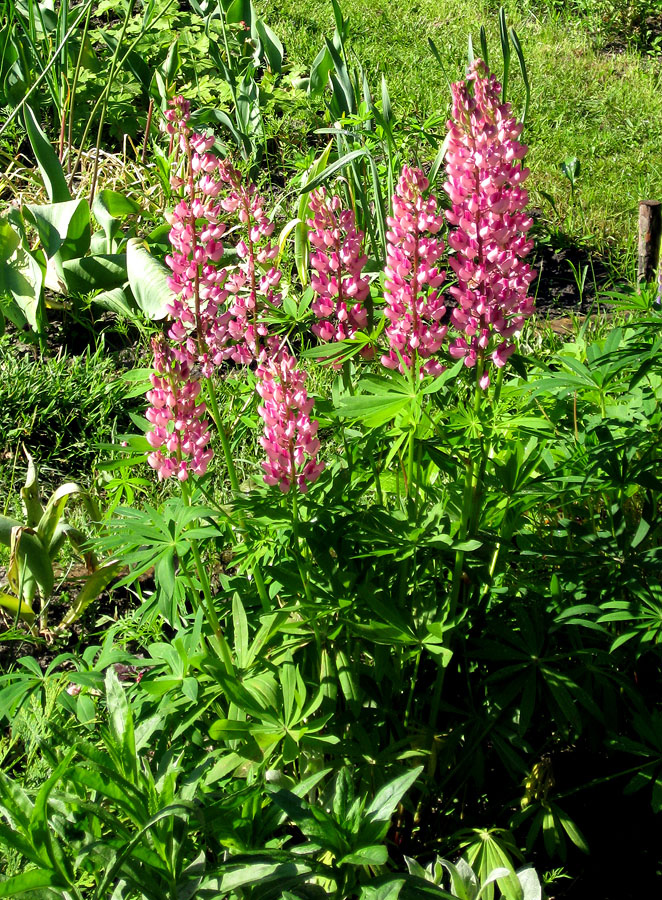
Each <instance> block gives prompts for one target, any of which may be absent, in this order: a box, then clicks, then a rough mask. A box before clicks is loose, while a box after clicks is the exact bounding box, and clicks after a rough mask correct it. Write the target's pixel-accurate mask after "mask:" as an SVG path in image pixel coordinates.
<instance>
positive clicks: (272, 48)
mask: <svg viewBox="0 0 662 900" xmlns="http://www.w3.org/2000/svg"><path fill="white" fill-rule="evenodd" d="M255 27H256V28H257V33H258V35H259V37H260V41H261V43H262V49H263V51H264V55H265V56H266V57H267V61H268V63H269V68H270V69H271V71H272V72H276V73H280V70H281V68H282V65H283V55H284V51H283V45H282V44H281V42H280V40H279V39H278V37H277V36H276V35H275V34H274V33H273V31H272V30H271V28H269V26H268V25H266V24H265V23H264V22H263V21H262V19H257V20H256V22H255Z"/></svg>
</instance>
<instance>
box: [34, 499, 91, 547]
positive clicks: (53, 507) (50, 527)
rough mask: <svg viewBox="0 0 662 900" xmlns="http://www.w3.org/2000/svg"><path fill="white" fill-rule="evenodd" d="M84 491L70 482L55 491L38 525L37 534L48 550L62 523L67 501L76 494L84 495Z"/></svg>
mask: <svg viewBox="0 0 662 900" xmlns="http://www.w3.org/2000/svg"><path fill="white" fill-rule="evenodd" d="M82 493H83V489H82V488H81V487H80V485H78V484H74V483H73V482H69V483H68V484H63V485H61V486H60V487H59V488H58V489H57V490H56V491H54V492H53V493H52V494H51V496H50V498H49V500H48V503H47V504H46V508H45V509H44V513H43V515H42V517H41V519H40V520H39V524H38V525H37V534H38V535H39V539H40V541H41V542H42V544H43V545H44V547H46V548H47V549H48V550H50V547H51V542H52V540H53V536H54V534H55V530H56V528H57V526H58V525H59V523H60V519H61V518H62V513H63V512H64V508H65V506H66V505H67V501H68V500H69V498H70V497H73V496H74V494H82Z"/></svg>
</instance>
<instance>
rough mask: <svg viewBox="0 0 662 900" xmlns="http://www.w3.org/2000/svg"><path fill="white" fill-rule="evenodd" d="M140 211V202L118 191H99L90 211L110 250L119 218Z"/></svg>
mask: <svg viewBox="0 0 662 900" xmlns="http://www.w3.org/2000/svg"><path fill="white" fill-rule="evenodd" d="M141 212H142V208H141V206H140V204H138V203H136V201H135V200H131V199H130V198H129V197H126V196H125V195H124V194H120V193H119V192H118V191H111V190H104V191H99V193H98V194H97V195H96V197H95V198H94V200H93V202H92V213H93V214H94V218H95V219H96V220H97V222H98V223H99V225H101V227H102V228H103V231H104V234H105V235H106V240H107V242H108V245H109V246H108V247H107V248H106V249H107V250H108V252H110V249H111V248H110V242H111V241H112V239H113V238H114V237H115V235H116V234H117V231H118V230H119V227H120V220H121V219H124V218H126V217H127V216H135V215H139V214H140V213H141Z"/></svg>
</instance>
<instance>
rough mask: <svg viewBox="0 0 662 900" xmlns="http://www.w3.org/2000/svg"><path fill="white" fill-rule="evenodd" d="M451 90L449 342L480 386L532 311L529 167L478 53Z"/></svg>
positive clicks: (499, 365) (496, 86)
mask: <svg viewBox="0 0 662 900" xmlns="http://www.w3.org/2000/svg"><path fill="white" fill-rule="evenodd" d="M452 94H453V113H452V115H453V118H452V120H451V121H450V122H449V123H448V127H449V143H448V151H447V154H446V172H447V174H448V180H447V182H446V183H445V185H444V189H445V191H446V193H447V194H448V196H449V197H450V199H451V203H452V209H450V210H448V211H447V212H446V217H447V219H448V221H449V223H450V225H451V229H450V232H449V235H448V244H449V246H450V247H451V248H452V250H454V251H455V254H454V255H451V256H450V257H449V265H450V266H451V267H452V268H453V270H454V272H455V274H456V275H457V282H458V283H457V285H454V286H452V287H451V288H450V289H449V290H450V293H451V294H453V295H454V296H455V298H456V300H457V306H456V308H455V309H454V310H453V313H452V321H453V325H454V326H455V328H456V329H457V330H458V331H459V332H460V333H461V334H460V337H458V338H456V339H455V340H454V341H453V342H452V343H451V345H450V348H449V350H450V354H451V356H453V357H454V358H456V359H461V358H463V359H464V363H465V365H466V366H470V367H473V366H476V371H477V382H478V384H479V386H480V388H482V389H483V390H485V389H486V388H487V387H488V385H489V383H490V375H489V371H488V363H489V362H491V363H492V364H493V365H494V366H496V367H497V368H499V369H500V368H503V366H504V365H505V364H506V361H507V360H508V358H509V356H510V355H511V353H512V352H513V350H514V344H513V343H512V340H511V338H512V337H513V335H514V334H515V333H516V332H518V331H520V329H521V328H522V325H523V324H524V321H525V319H526V318H527V317H528V316H530V315H531V313H532V312H533V299H532V298H531V297H528V296H527V291H528V289H529V286H530V284H531V282H532V281H533V279H534V278H535V276H536V273H535V272H534V271H533V270H532V269H531V267H530V266H529V265H527V263H525V262H524V258H525V257H526V256H527V254H528V253H529V252H530V250H531V249H532V247H533V241H531V240H529V239H528V238H527V232H528V230H529V228H530V227H531V225H532V220H531V217H530V216H528V215H527V214H526V212H525V211H524V210H525V207H526V205H527V203H528V195H527V192H526V190H525V189H524V188H523V187H522V184H523V183H524V181H526V179H527V177H528V174H529V170H528V169H526V168H523V167H522V165H521V162H520V160H522V159H523V158H524V156H525V155H526V152H527V148H526V147H525V146H524V145H523V144H521V143H519V141H518V140H517V138H518V137H519V135H520V133H521V130H522V125H521V124H520V123H519V122H517V121H516V120H515V118H514V117H513V116H512V115H511V110H510V104H509V103H501V99H500V98H501V85H500V84H499V82H498V81H497V79H496V78H495V77H494V76H493V75H490V74H489V73H488V70H487V67H486V65H485V63H483V62H482V60H476V62H475V63H474V64H473V66H472V67H471V69H470V72H469V74H468V76H467V78H466V80H464V81H460V82H458V83H456V84H454V85H453V86H452Z"/></svg>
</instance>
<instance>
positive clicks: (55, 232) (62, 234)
mask: <svg viewBox="0 0 662 900" xmlns="http://www.w3.org/2000/svg"><path fill="white" fill-rule="evenodd" d="M24 214H25V215H26V218H28V219H29V220H30V221H31V222H32V223H33V224H34V226H35V228H36V229H37V234H38V235H39V240H40V242H41V246H42V248H43V250H44V253H45V254H46V257H47V258H48V259H52V258H53V257H57V258H58V260H59V261H60V262H62V261H64V260H65V259H73V258H75V257H80V256H84V255H85V254H86V253H87V251H88V250H89V249H90V207H89V206H88V203H87V200H84V199H82V198H81V199H80V200H67V201H66V202H64V203H50V204H48V205H47V206H38V205H36V204H27V205H26V206H25V208H24Z"/></svg>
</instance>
